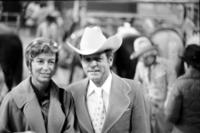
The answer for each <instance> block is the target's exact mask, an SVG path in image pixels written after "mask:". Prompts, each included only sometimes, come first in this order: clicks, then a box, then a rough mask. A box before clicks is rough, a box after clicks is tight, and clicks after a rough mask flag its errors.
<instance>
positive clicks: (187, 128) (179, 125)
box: [165, 44, 200, 133]
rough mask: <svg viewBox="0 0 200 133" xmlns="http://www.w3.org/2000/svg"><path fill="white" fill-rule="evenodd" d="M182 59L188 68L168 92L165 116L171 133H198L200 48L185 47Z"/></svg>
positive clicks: (199, 129) (199, 122) (194, 46)
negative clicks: (170, 126)
mask: <svg viewBox="0 0 200 133" xmlns="http://www.w3.org/2000/svg"><path fill="white" fill-rule="evenodd" d="M182 59H183V60H184V61H185V62H186V63H187V65H188V67H187V69H186V72H185V74H184V75H182V76H181V77H179V78H178V80H177V81H176V82H175V84H174V87H173V88H172V89H171V90H170V92H169V95H168V97H167V101H166V106H165V109H166V112H165V114H166V118H167V120H169V121H170V122H172V123H173V124H174V129H173V132H172V133H200V46H197V45H195V44H194V45H193V44H191V45H189V46H187V47H186V49H185V51H184V54H183V57H182Z"/></svg>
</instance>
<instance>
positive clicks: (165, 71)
mask: <svg viewBox="0 0 200 133" xmlns="http://www.w3.org/2000/svg"><path fill="white" fill-rule="evenodd" d="M134 50H135V52H134V53H133V54H132V55H131V59H133V58H136V57H137V58H139V62H138V64H137V66H136V73H135V77H134V79H135V80H136V81H139V82H141V83H142V84H143V85H144V86H145V88H146V90H145V96H146V97H147V98H148V99H149V100H150V105H151V118H152V119H151V126H152V131H153V133H169V132H170V129H171V127H170V125H169V123H167V122H166V120H165V119H164V112H163V105H164V102H165V99H166V96H167V92H168V89H169V88H170V86H171V84H172V82H173V81H174V80H175V77H176V76H175V75H176V74H175V71H174V70H173V69H172V68H171V69H170V66H169V65H168V64H170V63H168V61H167V60H166V59H163V58H161V57H158V56H157V55H158V49H157V47H156V46H154V45H152V43H151V41H150V40H149V39H148V38H146V37H139V38H137V39H136V40H135V42H134Z"/></svg>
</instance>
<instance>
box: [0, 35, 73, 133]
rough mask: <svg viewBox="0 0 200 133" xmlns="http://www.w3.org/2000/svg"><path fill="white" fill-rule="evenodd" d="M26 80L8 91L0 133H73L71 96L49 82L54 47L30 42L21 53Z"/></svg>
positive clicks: (40, 40) (55, 58) (42, 41)
mask: <svg viewBox="0 0 200 133" xmlns="http://www.w3.org/2000/svg"><path fill="white" fill-rule="evenodd" d="M25 58H26V65H27V67H28V69H29V72H30V76H29V77H28V78H27V79H25V80H24V81H22V82H21V83H20V84H19V85H17V86H16V87H15V88H13V89H12V91H10V92H9V93H8V94H7V95H6V97H5V98H4V100H3V102H2V105H1V108H0V133H10V132H30V131H31V133H32V132H33V133H63V132H65V133H66V132H67V133H74V132H76V131H77V130H76V129H77V128H76V127H77V126H76V125H75V124H77V122H76V119H75V113H74V103H73V100H72V96H71V93H69V92H66V91H64V89H60V88H58V86H57V85H56V84H55V83H54V81H52V79H51V78H52V76H53V74H54V72H55V69H56V66H57V61H58V45H57V43H55V42H54V41H52V40H47V39H44V38H38V39H35V40H33V41H32V42H31V43H30V44H29V45H28V46H27V48H26V51H25Z"/></svg>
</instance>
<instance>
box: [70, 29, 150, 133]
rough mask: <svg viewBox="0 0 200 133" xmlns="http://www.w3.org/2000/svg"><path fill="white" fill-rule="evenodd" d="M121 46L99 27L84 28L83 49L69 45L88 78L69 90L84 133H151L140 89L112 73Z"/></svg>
mask: <svg viewBox="0 0 200 133" xmlns="http://www.w3.org/2000/svg"><path fill="white" fill-rule="evenodd" d="M121 44H122V38H121V37H120V36H119V35H114V36H111V37H109V38H106V37H105V36H104V35H103V33H102V31H101V29H100V27H98V26H94V27H86V28H85V30H84V33H83V36H82V38H81V42H80V49H79V48H77V47H74V46H73V45H72V44H69V43H68V45H69V46H70V47H71V48H72V49H73V50H74V51H75V52H76V53H78V54H79V55H80V59H81V64H82V67H83V70H84V72H85V73H86V75H87V78H86V79H83V80H81V81H79V82H76V83H73V84H72V85H70V86H69V87H68V88H67V90H70V91H71V92H72V95H73V97H74V99H75V105H76V110H77V117H78V121H79V123H80V129H81V132H82V133H125V132H126V133H148V132H150V129H149V126H148V124H147V123H148V120H149V119H148V117H146V111H147V110H146V109H145V100H144V97H143V94H142V91H141V89H140V88H141V86H140V85H139V84H138V83H136V82H135V81H133V80H129V79H125V78H120V77H119V76H117V75H116V74H115V73H113V72H112V70H111V69H110V68H111V66H112V63H113V56H114V55H113V54H114V52H115V51H116V50H117V49H118V48H119V47H120V46H121Z"/></svg>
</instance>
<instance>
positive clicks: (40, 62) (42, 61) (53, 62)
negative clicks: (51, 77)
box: [36, 60, 55, 64]
mask: <svg viewBox="0 0 200 133" xmlns="http://www.w3.org/2000/svg"><path fill="white" fill-rule="evenodd" d="M36 62H37V63H39V64H44V63H45V62H46V61H45V60H36ZM47 63H48V64H55V61H54V60H48V61H47Z"/></svg>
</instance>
